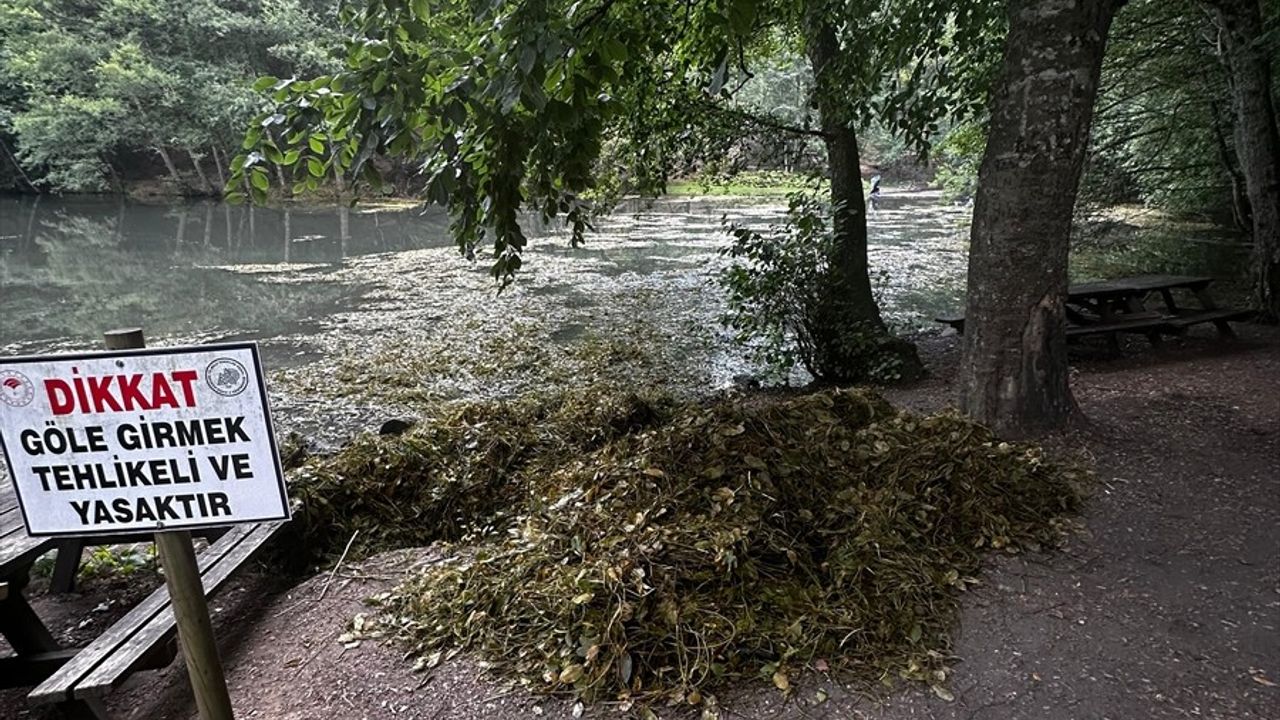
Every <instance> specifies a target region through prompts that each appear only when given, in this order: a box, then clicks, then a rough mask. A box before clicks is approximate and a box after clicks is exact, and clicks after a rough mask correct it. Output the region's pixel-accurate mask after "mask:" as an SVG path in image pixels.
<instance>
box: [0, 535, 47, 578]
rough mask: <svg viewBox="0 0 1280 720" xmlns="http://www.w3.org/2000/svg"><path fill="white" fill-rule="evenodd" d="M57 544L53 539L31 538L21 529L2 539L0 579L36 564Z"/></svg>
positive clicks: (0, 546)
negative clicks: (36, 561) (37, 559)
mask: <svg viewBox="0 0 1280 720" xmlns="http://www.w3.org/2000/svg"><path fill="white" fill-rule="evenodd" d="M56 543H57V541H56V540H55V539H53V538H46V537H31V536H30V535H28V534H27V533H26V531H25V530H23V529H21V528H19V529H18V530H17V531H16V532H12V533H10V534H8V535H6V536H4V537H3V538H0V577H9V576H10V575H12V574H13V573H15V572H17V571H18V570H20V569H22V568H24V567H26V566H28V565H30V564H31V563H33V562H35V560H36V558H38V557H40V556H41V555H43V554H45V553H46V552H48V551H49V550H50V549H52V548H53V547H54V546H55V544H56Z"/></svg>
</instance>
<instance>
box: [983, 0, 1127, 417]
mask: <svg viewBox="0 0 1280 720" xmlns="http://www.w3.org/2000/svg"><path fill="white" fill-rule="evenodd" d="M1122 1H1123V0H1011V2H1010V3H1009V35H1008V37H1007V39H1006V40H1005V51H1004V63H1003V67H1002V68H1001V71H1000V77H999V79H998V80H997V83H996V86H995V88H994V91H993V96H992V105H991V126H990V134H989V137H988V141H987V150H986V154H985V156H984V157H983V160H982V166H981V168H980V169H979V172H978V193H977V199H976V201H975V205H974V218H973V228H972V235H971V238H970V248H969V282H968V306H967V310H966V321H965V335H964V358H963V361H962V363H961V370H960V405H961V407H962V408H963V409H964V410H965V411H966V412H967V413H969V415H971V416H973V417H974V418H975V419H977V420H979V421H980V422H983V423H986V424H988V425H990V426H992V427H993V428H995V429H996V431H997V432H1000V433H1001V434H1004V435H1007V436H1027V435H1033V434H1037V433H1040V432H1043V431H1045V430H1048V429H1052V428H1056V427H1060V426H1062V425H1064V424H1066V423H1067V421H1068V420H1069V419H1070V418H1071V417H1072V415H1073V414H1074V413H1075V412H1076V411H1077V410H1076V404H1075V400H1074V399H1073V398H1072V395H1071V388H1070V387H1069V385H1068V383H1067V338H1066V318H1065V312H1064V307H1063V305H1064V302H1065V300H1066V294H1067V253H1068V250H1069V248H1070V237H1071V218H1072V213H1073V211H1074V208H1075V198H1076V191H1077V189H1078V186H1079V182H1080V172H1081V167H1082V165H1083V162H1084V157H1085V146H1086V142H1087V140H1088V137H1089V124H1090V121H1091V119H1092V116H1093V105H1094V101H1095V100H1096V98H1097V92H1098V79H1099V76H1100V74H1101V69H1102V56H1103V52H1104V50H1105V47H1106V38H1107V32H1108V30H1109V29H1110V26H1111V20H1112V18H1113V17H1114V15H1115V11H1116V10H1117V9H1118V8H1119V6H1120V5H1121V4H1122Z"/></svg>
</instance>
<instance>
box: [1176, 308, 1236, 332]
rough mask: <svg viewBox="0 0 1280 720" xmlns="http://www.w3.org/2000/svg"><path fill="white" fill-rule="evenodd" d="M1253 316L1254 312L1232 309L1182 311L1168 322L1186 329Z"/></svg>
mask: <svg viewBox="0 0 1280 720" xmlns="http://www.w3.org/2000/svg"><path fill="white" fill-rule="evenodd" d="M1252 314H1253V311H1252V310H1236V309H1232V308H1218V309H1214V310H1182V311H1180V312H1179V313H1178V314H1177V315H1176V316H1175V317H1171V318H1169V320H1168V322H1169V324H1170V325H1171V326H1173V327H1176V328H1186V327H1191V326H1192V325H1198V324H1200V323H1210V322H1223V321H1228V320H1243V319H1245V318H1247V317H1249V316H1250V315H1252Z"/></svg>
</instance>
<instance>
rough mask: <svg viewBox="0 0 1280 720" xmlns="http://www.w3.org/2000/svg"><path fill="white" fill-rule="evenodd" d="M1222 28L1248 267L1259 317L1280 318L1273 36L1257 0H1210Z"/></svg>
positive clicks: (1279, 149) (1279, 133)
mask: <svg viewBox="0 0 1280 720" xmlns="http://www.w3.org/2000/svg"><path fill="white" fill-rule="evenodd" d="M1206 4H1207V5H1208V6H1209V7H1210V8H1211V9H1212V11H1213V13H1214V16H1215V18H1216V20H1217V23H1218V27H1219V45H1220V47H1221V53H1222V55H1223V57H1224V59H1225V60H1226V65H1227V69H1228V71H1229V73H1230V77H1231V83H1230V84H1231V95H1232V105H1233V107H1234V109H1235V116H1236V133H1235V145H1236V155H1237V157H1238V158H1239V161H1240V167H1241V170H1242V171H1243V174H1244V179H1245V187H1246V189H1247V192H1248V196H1249V217H1250V222H1251V231H1252V235H1253V255H1252V260H1251V262H1250V270H1251V274H1252V276H1253V288H1254V304H1255V306H1256V307H1257V310H1258V313H1259V315H1260V317H1261V318H1262V319H1263V320H1265V321H1268V322H1278V321H1280V130H1277V126H1276V108H1275V97H1274V96H1273V94H1272V90H1273V84H1272V66H1271V63H1272V55H1273V52H1274V44H1275V43H1274V41H1269V40H1268V39H1267V38H1266V37H1265V33H1264V23H1263V14H1262V6H1261V3H1260V2H1259V0H1206Z"/></svg>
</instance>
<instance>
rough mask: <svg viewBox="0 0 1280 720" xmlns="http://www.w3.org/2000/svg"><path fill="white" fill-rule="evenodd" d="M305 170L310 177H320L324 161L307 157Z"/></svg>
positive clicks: (322, 172)
mask: <svg viewBox="0 0 1280 720" xmlns="http://www.w3.org/2000/svg"><path fill="white" fill-rule="evenodd" d="M307 172H309V173H311V175H312V177H322V176H323V175H324V163H322V162H320V161H319V160H317V159H315V158H307Z"/></svg>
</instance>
